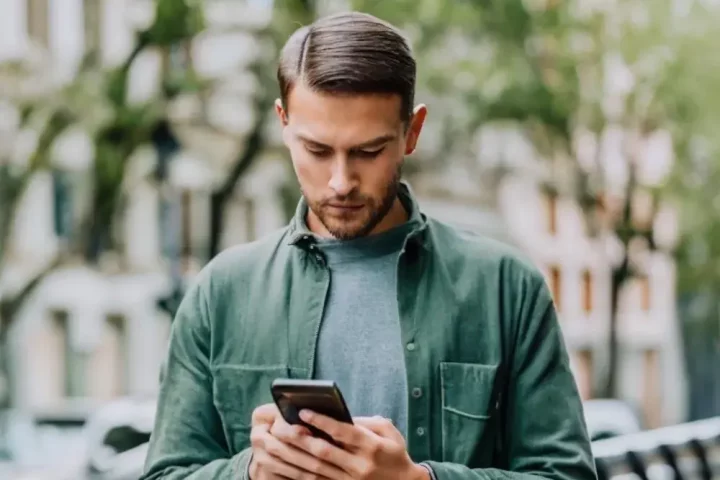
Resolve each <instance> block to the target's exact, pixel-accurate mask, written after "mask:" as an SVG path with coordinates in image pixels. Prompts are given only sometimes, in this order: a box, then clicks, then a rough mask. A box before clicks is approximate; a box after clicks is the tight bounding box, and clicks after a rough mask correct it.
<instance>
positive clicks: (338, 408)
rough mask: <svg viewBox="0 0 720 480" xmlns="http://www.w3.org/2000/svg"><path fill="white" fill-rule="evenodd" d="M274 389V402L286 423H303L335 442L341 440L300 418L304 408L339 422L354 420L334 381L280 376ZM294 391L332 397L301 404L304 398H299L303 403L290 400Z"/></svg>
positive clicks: (275, 382) (312, 430)
mask: <svg viewBox="0 0 720 480" xmlns="http://www.w3.org/2000/svg"><path fill="white" fill-rule="evenodd" d="M271 392H272V396H273V399H274V401H275V404H276V405H277V407H278V409H279V410H280V414H281V415H282V416H283V418H284V419H285V421H286V422H287V423H289V424H290V425H301V426H303V427H305V428H307V429H308V430H310V432H311V434H312V435H313V436H315V437H318V438H322V439H323V440H326V441H327V442H330V443H332V444H334V445H338V443H337V442H336V441H335V440H333V438H332V437H330V436H329V435H328V434H327V433H325V432H323V431H322V430H319V429H318V428H316V427H314V426H312V425H308V424H307V423H305V422H303V421H302V419H301V418H300V411H301V410H303V409H310V410H312V411H314V412H316V413H319V414H321V415H325V416H328V417H331V418H333V419H335V420H337V421H340V422H344V423H349V424H352V423H353V422H352V416H351V415H350V412H349V410H348V408H347V405H346V403H345V399H344V398H343V396H342V392H341V391H340V389H339V388H338V386H337V384H336V383H335V382H332V381H321V380H290V379H277V380H276V381H274V382H273V385H272V387H271ZM293 394H295V395H298V394H300V395H303V396H304V395H307V396H314V395H318V396H323V397H328V399H329V401H328V402H327V403H325V404H322V403H318V402H317V398H316V399H315V400H316V401H315V402H313V403H314V405H313V406H312V407H310V406H308V405H304V404H302V402H299V403H300V404H296V403H294V402H293V401H292V400H291V397H292V396H293Z"/></svg>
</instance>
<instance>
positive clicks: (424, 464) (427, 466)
mask: <svg viewBox="0 0 720 480" xmlns="http://www.w3.org/2000/svg"><path fill="white" fill-rule="evenodd" d="M420 466H421V467H423V468H424V469H425V470H427V471H428V473H429V474H430V478H431V479H432V480H437V477H436V476H435V472H434V471H433V469H432V468H431V467H430V465H428V464H427V463H421V464H420Z"/></svg>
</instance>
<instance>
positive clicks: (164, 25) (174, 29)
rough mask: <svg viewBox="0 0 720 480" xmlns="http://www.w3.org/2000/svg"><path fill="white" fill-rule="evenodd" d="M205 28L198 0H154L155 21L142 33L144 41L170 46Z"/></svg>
mask: <svg viewBox="0 0 720 480" xmlns="http://www.w3.org/2000/svg"><path fill="white" fill-rule="evenodd" d="M204 28H205V17H204V14H203V2H201V1H200V0H156V6H155V21H154V22H153V25H152V26H151V27H150V28H149V29H148V30H147V31H146V32H144V33H143V35H142V37H141V39H142V40H144V41H145V42H146V43H148V44H150V45H155V46H161V47H171V46H173V45H176V44H178V43H181V42H183V41H185V40H187V39H189V38H192V37H194V36H195V35H197V34H199V33H200V32H202V31H203V30H204Z"/></svg>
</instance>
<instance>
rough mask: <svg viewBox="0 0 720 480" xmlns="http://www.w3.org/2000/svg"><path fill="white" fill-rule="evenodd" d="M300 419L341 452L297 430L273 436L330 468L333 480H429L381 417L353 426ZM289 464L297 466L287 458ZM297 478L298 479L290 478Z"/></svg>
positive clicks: (303, 414)
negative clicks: (335, 443)
mask: <svg viewBox="0 0 720 480" xmlns="http://www.w3.org/2000/svg"><path fill="white" fill-rule="evenodd" d="M300 416H301V418H302V419H303V421H305V422H306V423H308V424H310V425H313V426H315V427H317V428H318V429H320V430H322V431H324V432H325V433H327V434H328V435H330V436H331V437H332V438H333V439H334V440H335V441H336V442H338V443H340V444H341V445H342V448H339V447H336V446H334V445H332V444H331V443H328V442H326V441H325V440H322V439H320V438H315V437H312V436H310V435H307V434H299V432H298V431H297V430H292V429H289V428H276V429H274V430H273V432H272V434H273V436H275V437H277V438H278V439H280V440H282V442H283V443H285V444H286V445H288V446H293V447H295V448H296V449H297V450H301V451H303V452H306V453H308V454H310V455H311V456H312V457H313V458H315V459H317V460H318V461H321V462H324V463H327V464H330V465H332V466H334V467H336V468H337V469H339V471H340V473H339V474H337V475H333V476H331V477H330V478H333V479H336V480H370V479H372V480H397V479H398V478H402V479H404V480H429V479H430V473H429V472H428V470H426V469H425V468H424V467H422V466H420V465H417V464H415V463H413V461H412V459H411V458H410V456H409V455H408V453H407V450H406V445H405V440H404V439H403V437H402V434H401V433H400V432H399V431H398V430H397V429H396V428H395V426H394V425H393V424H392V422H390V421H389V420H387V419H384V418H380V417H372V418H355V419H353V421H354V423H355V424H354V425H348V424H346V423H342V422H338V421H336V420H333V419H331V418H329V417H326V416H323V415H319V414H316V413H313V412H308V411H303V412H301V413H300ZM285 460H286V461H287V462H288V463H291V464H293V465H297V464H295V463H294V461H293V460H291V459H290V458H285ZM290 478H298V477H290Z"/></svg>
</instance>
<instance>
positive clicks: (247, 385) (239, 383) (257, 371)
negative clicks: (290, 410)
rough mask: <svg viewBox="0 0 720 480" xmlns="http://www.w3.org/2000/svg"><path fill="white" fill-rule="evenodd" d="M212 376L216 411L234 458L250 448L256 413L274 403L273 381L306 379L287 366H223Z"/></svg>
mask: <svg viewBox="0 0 720 480" xmlns="http://www.w3.org/2000/svg"><path fill="white" fill-rule="evenodd" d="M212 373H213V400H214V404H215V408H216V409H217V411H218V413H219V415H220V420H221V421H222V426H223V430H224V433H225V438H227V441H228V446H229V447H230V453H231V454H233V455H234V454H236V453H238V452H239V451H241V450H243V449H245V448H247V447H249V446H250V430H251V429H252V413H253V410H255V408H256V407H259V406H260V405H263V404H265V403H271V402H272V401H273V400H272V394H271V393H270V386H271V385H272V382H273V380H275V379H276V378H298V377H303V376H304V372H299V371H296V370H295V369H290V368H288V367H287V366H284V365H271V366H255V365H219V366H215V367H213V372H212Z"/></svg>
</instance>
